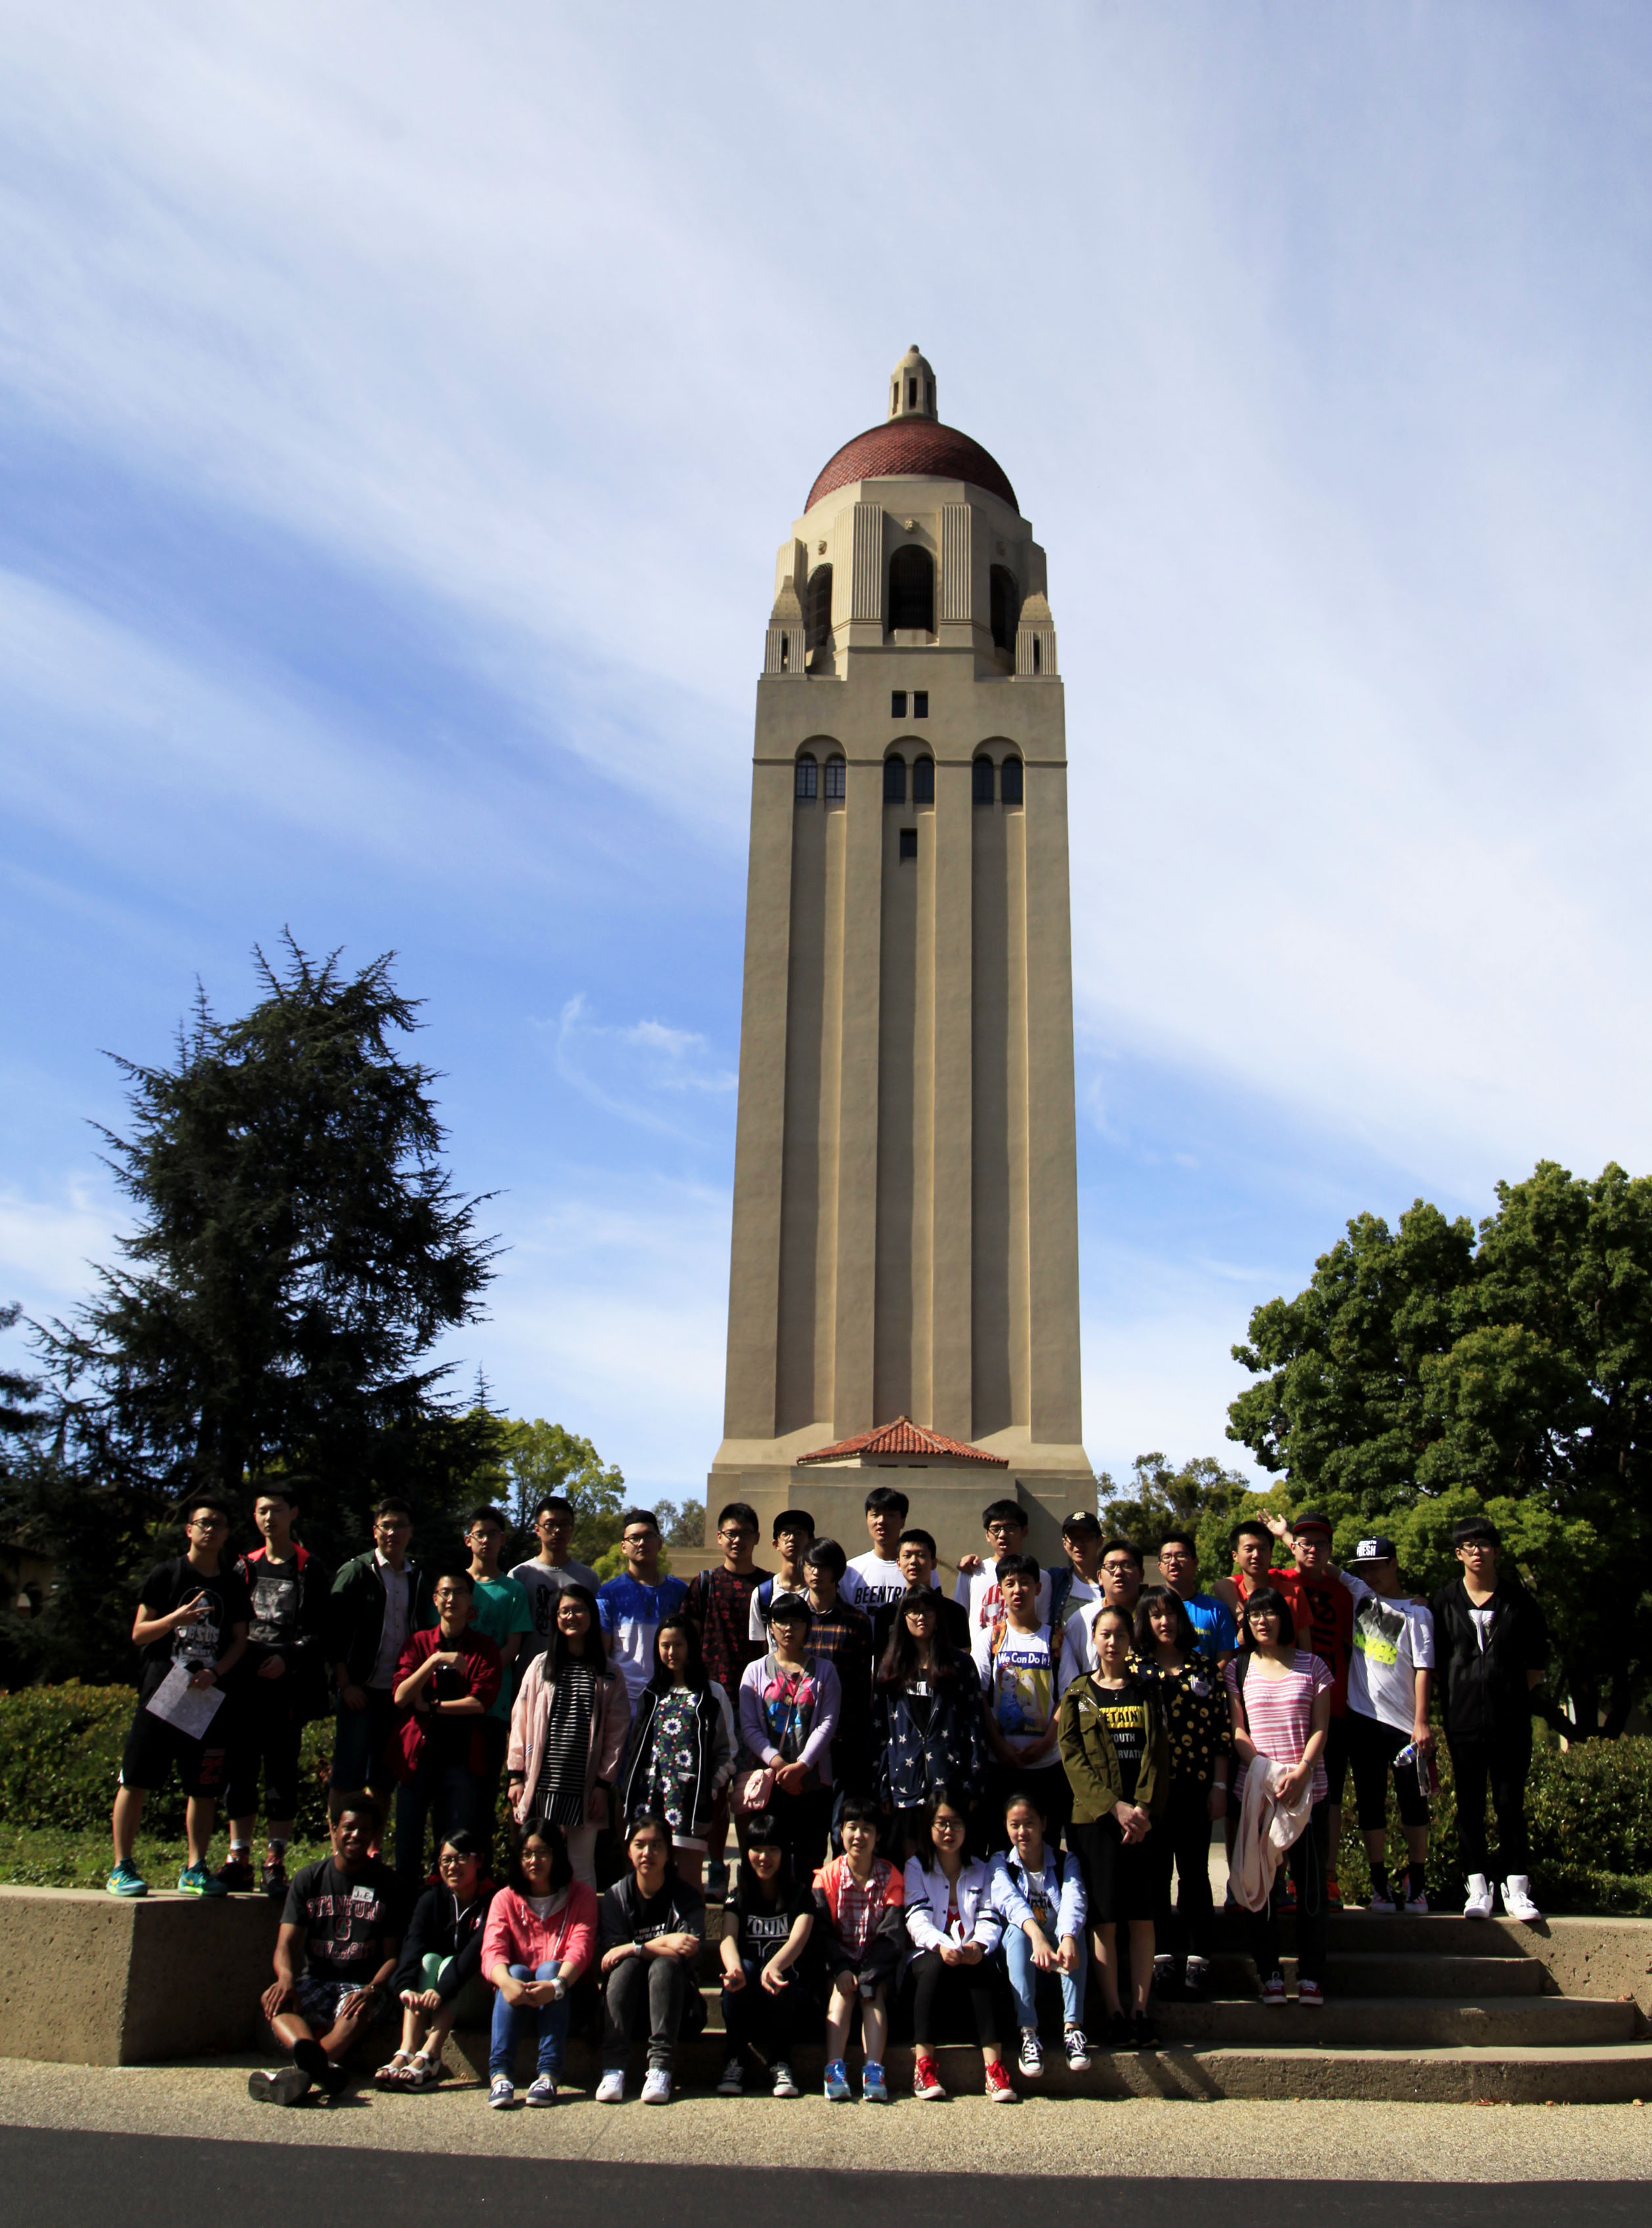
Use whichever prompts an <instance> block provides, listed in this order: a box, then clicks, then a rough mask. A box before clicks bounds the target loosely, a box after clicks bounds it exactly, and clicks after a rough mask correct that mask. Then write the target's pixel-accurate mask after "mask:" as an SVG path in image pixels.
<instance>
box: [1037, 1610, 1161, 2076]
mask: <svg viewBox="0 0 1652 2228" xmlns="http://www.w3.org/2000/svg"><path fill="white" fill-rule="evenodd" d="M1094 1639H1095V1649H1096V1655H1097V1657H1098V1663H1097V1667H1096V1668H1095V1670H1093V1671H1092V1672H1088V1673H1086V1674H1085V1676H1084V1677H1083V1678H1081V1679H1075V1680H1074V1681H1073V1684H1072V1685H1071V1686H1070V1687H1068V1688H1067V1690H1066V1693H1065V1694H1063V1696H1062V1697H1061V1713H1060V1744H1061V1761H1062V1763H1063V1764H1065V1765H1066V1774H1067V1777H1068V1779H1069V1780H1070V1781H1071V1783H1072V1786H1073V1823H1072V1825H1071V1826H1070V1827H1069V1828H1068V1834H1069V1837H1070V1838H1071V1840H1072V1841H1073V1844H1074V1846H1075V1847H1076V1848H1077V1850H1078V1853H1079V1863H1080V1864H1081V1865H1082V1866H1083V1867H1084V1882H1085V1897H1086V1898H1087V1900H1088V1902H1089V1905H1090V1924H1091V1927H1092V1930H1093V1934H1094V1940H1095V1949H1096V1962H1097V1964H1098V1967H1099V1968H1100V1971H1101V1993H1102V2001H1103V2002H1104V2003H1105V2006H1106V2008H1107V2042H1108V2046H1109V2048H1110V2049H1115V2050H1119V2049H1124V2048H1130V2047H1133V2048H1135V2049H1137V2050H1156V2048H1157V2047H1158V2036H1157V2034H1156V2033H1155V2031H1154V2027H1153V2023H1152V2021H1151V2020H1150V2019H1149V2017H1148V2010H1147V2004H1148V1995H1149V1990H1150V1989H1151V1988H1152V1986H1153V1917H1154V1912H1155V1911H1156V1908H1157V1906H1158V1902H1159V1885H1158V1875H1157V1865H1158V1853H1157V1849H1156V1847H1154V1848H1153V1849H1150V1850H1149V1848H1148V1847H1146V1846H1144V1845H1145V1844H1146V1843H1147V1842H1149V1841H1150V1840H1151V1838H1152V1834H1153V1830H1154V1828H1155V1825H1156V1820H1157V1819H1158V1818H1159V1817H1160V1816H1161V1815H1162V1812H1163V1809H1164V1806H1165V1803H1166V1802H1167V1800H1168V1799H1169V1758H1168V1756H1167V1752H1166V1751H1167V1742H1166V1739H1165V1732H1164V1720H1163V1719H1162V1717H1161V1716H1160V1715H1159V1712H1158V1709H1157V1707H1156V1704H1155V1702H1154V1700H1153V1698H1152V1695H1151V1694H1150V1693H1149V1691H1148V1689H1147V1687H1145V1686H1144V1685H1143V1683H1142V1682H1141V1681H1140V1679H1139V1678H1138V1677H1137V1674H1136V1669H1135V1666H1134V1664H1133V1663H1132V1661H1131V1648H1132V1643H1133V1640H1134V1634H1133V1633H1132V1631H1131V1628H1130V1619H1129V1617H1126V1616H1125V1614H1124V1610H1122V1609H1103V1610H1101V1611H1100V1612H1099V1614H1098V1617H1097V1618H1096V1622H1095V1626H1094ZM1121 1925H1127V1926H1128V1927H1129V1928H1130V1989H1131V1994H1132V1999H1133V2003H1134V2010H1135V2016H1134V2018H1133V2019H1127V2018H1126V2017H1125V2015H1124V2004H1123V2002H1122V2001H1121V1996H1120V1990H1119V1962H1118V1943H1117V1932H1118V1929H1119V1927H1120V1926H1121Z"/></svg>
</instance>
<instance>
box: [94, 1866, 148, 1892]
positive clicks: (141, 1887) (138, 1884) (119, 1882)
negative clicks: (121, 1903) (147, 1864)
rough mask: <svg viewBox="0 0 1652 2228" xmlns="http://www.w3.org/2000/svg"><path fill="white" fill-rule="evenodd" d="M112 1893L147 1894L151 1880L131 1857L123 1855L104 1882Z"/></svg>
mask: <svg viewBox="0 0 1652 2228" xmlns="http://www.w3.org/2000/svg"><path fill="white" fill-rule="evenodd" d="M104 1885H105V1886H106V1888H107V1889H108V1891H109V1892H110V1894H111V1895H147V1894H148V1893H149V1882H148V1881H147V1880H146V1879H144V1876H143V1874H142V1873H140V1872H139V1871H138V1867H137V1866H136V1865H135V1864H134V1863H133V1862H132V1860H131V1858H130V1857H123V1858H122V1859H121V1860H120V1862H119V1863H118V1865H117V1866H115V1868H114V1870H113V1872H112V1873H110V1875H109V1877H108V1879H106V1881H105V1882H104Z"/></svg>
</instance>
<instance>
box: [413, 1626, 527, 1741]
mask: <svg viewBox="0 0 1652 2228" xmlns="http://www.w3.org/2000/svg"><path fill="white" fill-rule="evenodd" d="M448 1644H449V1643H448V1642H446V1641H445V1640H444V1639H443V1638H442V1636H441V1633H440V1631H439V1629H433V1630H431V1631H427V1632H415V1633H414V1635H413V1638H412V1639H411V1640H410V1641H409V1642H407V1646H406V1647H405V1648H404V1649H402V1651H401V1656H400V1661H398V1663H397V1665H396V1684H397V1686H398V1687H399V1686H400V1684H401V1682H402V1681H403V1680H404V1679H406V1678H409V1677H411V1675H412V1674H413V1672H415V1671H416V1670H417V1669H418V1668H419V1665H420V1664H421V1663H422V1662H423V1661H425V1659H426V1656H427V1655H435V1654H436V1653H437V1651H438V1650H439V1649H440V1650H445V1649H446V1648H447V1647H448ZM458 1657H459V1660H458V1662H457V1663H456V1664H455V1665H454V1667H453V1668H452V1669H451V1671H446V1670H443V1671H439V1672H438V1673H437V1674H436V1676H435V1678H434V1679H432V1680H431V1681H429V1682H428V1683H427V1684H426V1688H425V1692H426V1694H428V1695H429V1696H430V1697H431V1699H432V1701H443V1702H458V1701H462V1700H464V1696H465V1695H467V1694H474V1695H475V1697H476V1699H477V1701H478V1702H480V1703H481V1705H482V1708H483V1713H485V1712H486V1710H487V1708H488V1706H489V1704H490V1702H492V1701H494V1700H496V1698H497V1696H498V1693H499V1682H500V1680H501V1679H502V1678H503V1675H504V1674H503V1667H502V1665H501V1663H500V1661H499V1649H498V1647H497V1644H496V1642H493V1641H491V1640H490V1639H489V1637H488V1636H487V1634H486V1633H485V1632H478V1631H477V1629H476V1627H475V1625H471V1626H468V1627H467V1628H466V1629H465V1630H464V1632H463V1633H462V1634H461V1635H460V1636H459V1642H458ZM432 1723H434V1724H437V1725H441V1724H442V1720H441V1719H439V1718H438V1719H434V1720H432V1719H430V1718H427V1717H425V1716H423V1715H421V1714H420V1713H419V1711H418V1710H417V1709H416V1708H414V1707H413V1705H412V1704H411V1703H410V1704H409V1705H408V1706H407V1710H406V1711H405V1713H403V1716H402V1720H401V1724H400V1726H399V1728H398V1729H397V1732H396V1738H395V1743H394V1747H393V1749H392V1751H391V1753H392V1757H393V1758H394V1763H395V1768H396V1777H398V1778H399V1779H411V1778H412V1777H413V1774H414V1773H415V1772H416V1771H417V1770H418V1769H419V1758H420V1757H422V1756H423V1755H424V1753H425V1743H426V1740H427V1739H428V1738H429V1732H430V1727H431V1725H432ZM453 1726H463V1727H466V1728H468V1730H469V1732H470V1736H471V1738H470V1740H469V1742H468V1744H467V1745H466V1747H465V1751H464V1762H465V1764H466V1765H467V1766H468V1768H469V1769H470V1770H471V1771H473V1772H475V1773H476V1774H477V1777H478V1778H479V1777H481V1775H482V1771H483V1753H482V1719H481V1717H479V1716H478V1717H471V1718H450V1719H448V1720H447V1723H446V1725H443V1727H442V1730H443V1731H444V1732H446V1731H447V1730H448V1729H449V1728H450V1727H453Z"/></svg>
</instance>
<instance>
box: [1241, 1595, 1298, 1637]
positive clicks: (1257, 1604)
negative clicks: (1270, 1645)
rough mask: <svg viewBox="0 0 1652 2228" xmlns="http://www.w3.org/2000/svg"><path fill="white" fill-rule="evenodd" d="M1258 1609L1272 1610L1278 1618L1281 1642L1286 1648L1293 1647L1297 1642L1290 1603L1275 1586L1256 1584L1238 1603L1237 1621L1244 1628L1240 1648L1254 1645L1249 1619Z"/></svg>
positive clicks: (1295, 1626)
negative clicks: (1256, 1586) (1255, 1587)
mask: <svg viewBox="0 0 1652 2228" xmlns="http://www.w3.org/2000/svg"><path fill="white" fill-rule="evenodd" d="M1258 1610H1272V1612H1273V1614H1274V1615H1275V1616H1276V1617H1277V1618H1278V1620H1279V1639H1280V1642H1281V1644H1282V1645H1283V1646H1284V1647H1286V1648H1294V1647H1295V1646H1296V1644H1297V1620H1296V1618H1295V1617H1293V1616H1292V1615H1291V1613H1290V1603H1289V1602H1288V1601H1287V1600H1286V1599H1285V1597H1284V1595H1283V1594H1282V1593H1281V1592H1280V1591H1279V1589H1278V1588H1277V1586H1258V1588H1257V1590H1256V1591H1255V1592H1254V1593H1252V1594H1246V1595H1245V1599H1244V1600H1243V1601H1242V1602H1241V1603H1240V1604H1239V1623H1241V1624H1242V1625H1243V1626H1244V1628H1245V1629H1244V1633H1243V1635H1242V1636H1241V1639H1240V1642H1239V1645H1240V1646H1241V1647H1242V1648H1254V1647H1255V1646H1256V1636H1255V1634H1254V1633H1253V1632H1252V1630H1251V1619H1252V1617H1254V1616H1255V1615H1256V1612H1257V1611H1258Z"/></svg>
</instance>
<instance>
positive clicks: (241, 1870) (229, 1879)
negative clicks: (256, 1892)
mask: <svg viewBox="0 0 1652 2228" xmlns="http://www.w3.org/2000/svg"><path fill="white" fill-rule="evenodd" d="M218 1885H219V1886H220V1887H221V1889H222V1891H223V1892H224V1893H225V1894H226V1895H251V1893H252V1892H253V1887H254V1885H256V1883H255V1882H254V1880H253V1860H252V1859H251V1858H250V1857H237V1856H233V1855H232V1856H231V1857H230V1859H229V1860H228V1862H227V1864H223V1865H221V1866H219V1868H218Z"/></svg>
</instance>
